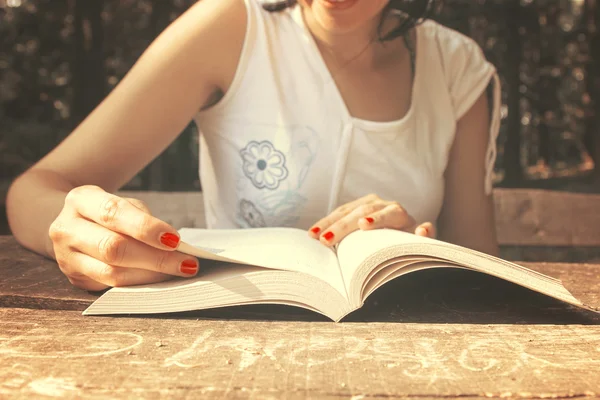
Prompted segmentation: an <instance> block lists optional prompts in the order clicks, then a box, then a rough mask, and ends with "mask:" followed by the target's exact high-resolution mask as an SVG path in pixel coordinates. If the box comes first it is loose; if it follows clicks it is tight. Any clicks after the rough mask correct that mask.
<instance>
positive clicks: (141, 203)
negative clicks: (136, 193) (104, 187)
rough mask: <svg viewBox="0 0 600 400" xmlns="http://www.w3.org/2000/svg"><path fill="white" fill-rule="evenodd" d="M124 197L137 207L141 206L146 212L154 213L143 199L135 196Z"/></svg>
mask: <svg viewBox="0 0 600 400" xmlns="http://www.w3.org/2000/svg"><path fill="white" fill-rule="evenodd" d="M124 199H125V200H127V201H128V202H130V203H131V204H133V205H134V206H135V207H137V208H139V209H140V210H141V211H143V212H145V213H146V214H152V212H151V211H150V207H148V205H147V204H146V203H144V202H143V201H142V200H140V199H134V198H133V197H124Z"/></svg>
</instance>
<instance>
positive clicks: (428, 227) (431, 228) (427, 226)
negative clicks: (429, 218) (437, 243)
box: [415, 222, 437, 239]
mask: <svg viewBox="0 0 600 400" xmlns="http://www.w3.org/2000/svg"><path fill="white" fill-rule="evenodd" d="M415 235H417V236H425V237H428V238H431V239H435V238H436V236H437V230H436V228H435V225H433V224H432V223H431V222H425V223H424V224H421V225H419V226H417V227H416V228H415Z"/></svg>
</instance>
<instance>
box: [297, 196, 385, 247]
mask: <svg viewBox="0 0 600 400" xmlns="http://www.w3.org/2000/svg"><path fill="white" fill-rule="evenodd" d="M379 201H381V199H380V198H379V197H378V196H376V195H374V194H370V195H368V196H364V197H361V198H360V199H357V200H354V201H352V202H350V203H346V204H344V205H342V206H340V207H338V208H336V209H335V210H334V211H333V212H331V213H330V214H329V215H327V216H326V217H324V218H321V219H320V220H319V221H317V222H316V223H315V224H314V225H313V226H312V227H311V228H310V229H309V230H308V232H309V235H310V236H312V237H313V238H315V239H317V238H320V236H321V235H322V234H323V233H324V232H325V231H326V230H328V229H329V227H330V226H331V225H333V224H334V223H335V222H337V221H339V220H340V219H342V218H343V217H345V216H346V215H348V214H350V213H351V212H352V211H354V210H355V209H356V208H358V207H360V206H362V205H366V204H372V203H376V202H379Z"/></svg>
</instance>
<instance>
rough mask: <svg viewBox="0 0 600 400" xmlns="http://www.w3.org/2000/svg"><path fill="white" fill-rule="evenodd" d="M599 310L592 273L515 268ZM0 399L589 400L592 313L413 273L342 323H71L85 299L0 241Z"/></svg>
mask: <svg viewBox="0 0 600 400" xmlns="http://www.w3.org/2000/svg"><path fill="white" fill-rule="evenodd" d="M527 266H529V267H530V268H533V269H536V270H539V271H540V272H543V273H546V274H549V275H552V276H554V277H557V278H559V279H562V280H563V283H564V284H565V286H566V287H567V288H568V289H569V290H570V291H571V292H572V293H573V294H574V295H575V296H576V297H578V298H580V299H581V300H582V301H584V302H585V303H587V304H589V305H592V306H595V307H598V306H600V265H590V264H587V265H586V264H542V263H536V264H527ZM0 277H1V281H0V321H1V322H0V398H27V399H30V398H38V397H39V398H52V397H59V398H86V399H94V398H106V397H111V398H132V397H134V398H157V397H177V398H179V397H184V398H202V399H206V398H223V397H224V396H225V395H227V396H229V397H232V398H243V399H246V398H256V399H263V398H273V399H281V398H289V399H295V398H315V399H316V398H319V399H320V398H326V399H327V398H331V399H339V398H347V399H355V400H358V399H367V398H418V399H421V398H456V397H460V398H469V399H471V398H473V399H476V398H506V397H517V398H526V399H541V398H552V399H555V398H592V397H594V396H600V315H599V314H595V313H593V312H587V311H582V310H579V309H575V308H573V307H570V306H567V305H565V304H563V303H560V302H557V301H554V300H551V299H548V298H546V297H544V296H541V295H538V294H536V293H533V292H530V291H529V290H526V289H523V288H520V287H517V286H515V285H512V284H508V283H506V282H503V281H499V280H496V279H494V278H490V277H487V276H482V275H479V274H476V273H471V272H467V271H423V272H419V273H415V274H413V275H412V276H408V277H406V279H402V280H400V281H398V282H393V283H391V284H389V285H387V286H385V287H383V288H382V289H380V290H379V291H378V292H377V293H375V295H373V296H372V298H370V299H369V301H368V303H367V304H366V305H365V307H364V308H363V309H361V310H360V311H358V312H357V313H355V314H353V315H351V316H350V318H349V319H348V320H347V321H344V322H342V323H338V324H335V323H332V322H329V321H327V320H325V319H324V318H322V317H320V316H318V315H315V314H313V313H310V312H308V311H303V310H296V309H291V308H284V307H266V306H261V307H245V308H242V309H225V310H213V311H210V312H208V311H205V312H193V313H187V314H181V315H168V316H161V317H156V318H148V317H145V318H135V317H131V318H129V317H119V318H113V317H83V316H82V315H81V310H83V309H84V308H85V307H86V306H87V305H88V304H90V302H92V301H93V300H94V299H95V298H96V296H95V295H93V294H90V293H86V292H83V291H79V290H77V289H75V288H73V287H71V286H70V284H69V283H68V281H67V280H66V279H65V278H64V277H63V276H62V275H61V274H60V272H59V271H58V268H57V267H56V264H55V263H54V262H52V261H49V260H46V259H43V258H41V257H39V256H37V255H34V254H32V253H30V252H27V251H25V250H24V249H22V248H21V247H19V246H18V245H17V243H16V242H15V241H14V239H12V238H11V237H0Z"/></svg>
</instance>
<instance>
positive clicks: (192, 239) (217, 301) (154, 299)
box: [84, 228, 586, 321]
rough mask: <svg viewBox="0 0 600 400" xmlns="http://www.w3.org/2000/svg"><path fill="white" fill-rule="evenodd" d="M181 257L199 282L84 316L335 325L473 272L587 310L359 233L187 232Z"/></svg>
mask: <svg viewBox="0 0 600 400" xmlns="http://www.w3.org/2000/svg"><path fill="white" fill-rule="evenodd" d="M179 232H180V234H181V240H182V242H181V244H180V247H179V251H181V252H183V253H187V254H190V255H194V256H196V257H199V258H201V259H203V260H200V261H201V262H200V272H199V275H198V276H197V277H195V278H192V279H177V280H173V281H169V282H163V283H159V284H152V285H141V286H133V287H123V288H113V289H110V290H108V291H107V292H106V293H105V294H103V295H102V296H101V297H100V298H98V299H97V300H96V301H95V302H94V303H93V304H92V305H91V306H90V307H89V308H88V309H87V310H85V311H84V315H99V314H154V313H165V312H179V311H190V310H200V309H208V308H217V307H225V306H235V305H246V304H284V305H290V306H297V307H303V308H306V309H309V310H313V311H316V312H318V313H321V314H323V315H325V316H327V317H329V318H330V319H332V320H334V321H340V320H341V319H342V318H343V317H344V316H346V315H347V314H349V313H351V312H352V311H354V310H357V309H358V308H360V307H361V306H362V305H363V304H364V301H365V299H366V298H367V297H368V296H369V295H370V294H371V293H373V291H375V290H376V289H377V288H379V287H380V286H382V285H384V284H385V283H387V282H389V281H391V280H392V279H396V278H400V277H401V276H403V275H405V274H408V273H411V272H414V271H419V270H423V269H428V268H448V267H449V268H465V269H470V270H474V271H479V272H482V273H486V274H489V275H493V276H496V277H498V278H501V279H505V280H507V281H510V282H513V283H516V284H518V285H521V286H524V287H526V288H529V289H532V290H535V291H537V292H540V293H543V294H545V295H548V296H551V297H554V298H556V299H559V300H562V301H564V302H567V303H569V304H572V305H575V306H579V307H582V308H586V307H585V306H584V305H583V304H582V303H581V302H580V301H578V300H577V299H576V298H575V297H573V296H572V295H571V293H569V291H568V290H567V289H565V287H564V286H563V285H562V284H561V282H560V281H558V280H556V279H554V278H551V277H548V276H545V275H542V274H540V273H538V272H535V271H532V270H530V269H527V268H525V267H522V266H519V265H516V264H513V263H510V262H507V261H504V260H501V259H499V258H495V257H492V256H489V255H486V254H483V253H479V252H475V251H473V250H470V249H466V248H463V247H459V246H455V245H451V244H448V243H445V242H442V241H438V240H433V239H429V238H424V237H420V236H416V235H413V234H409V233H405V232H401V231H396V230H386V229H383V230H372V231H356V232H354V233H352V234H350V235H349V236H347V237H346V238H344V239H343V240H342V241H341V242H340V243H339V245H338V246H337V248H336V249H330V248H328V247H326V246H324V245H322V244H321V243H319V242H318V241H316V240H315V239H312V238H310V237H309V236H308V235H307V233H306V231H303V230H299V229H293V228H259V229H240V230H206V229H181V230H180V231H179Z"/></svg>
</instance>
